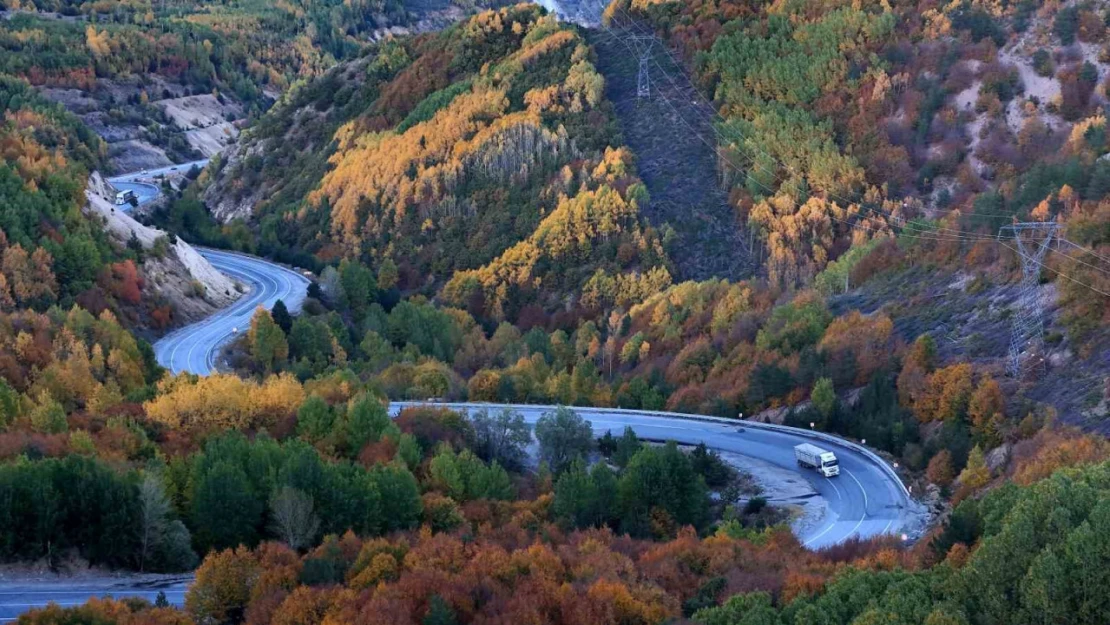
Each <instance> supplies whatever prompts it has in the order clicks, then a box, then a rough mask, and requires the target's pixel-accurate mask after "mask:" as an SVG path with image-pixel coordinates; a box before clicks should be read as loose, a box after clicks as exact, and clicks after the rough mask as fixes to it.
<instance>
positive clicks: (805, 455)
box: [794, 443, 840, 477]
mask: <svg viewBox="0 0 1110 625" xmlns="http://www.w3.org/2000/svg"><path fill="white" fill-rule="evenodd" d="M794 458H795V459H796V460H797V461H798V466H800V467H809V468H810V469H816V470H817V472H818V473H820V474H821V475H824V476H825V477H834V476H837V475H840V463H839V462H837V460H836V454H834V453H833V452H831V451H827V450H824V449H821V448H820V447H818V446H817V445H810V444H809V443H802V444H801V445H797V446H795V447H794Z"/></svg>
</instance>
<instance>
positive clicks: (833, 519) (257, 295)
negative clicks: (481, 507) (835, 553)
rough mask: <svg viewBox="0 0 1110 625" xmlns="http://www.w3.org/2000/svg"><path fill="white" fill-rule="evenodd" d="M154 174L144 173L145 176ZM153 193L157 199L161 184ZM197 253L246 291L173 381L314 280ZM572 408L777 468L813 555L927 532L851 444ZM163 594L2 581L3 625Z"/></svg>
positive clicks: (216, 253) (531, 415)
mask: <svg viewBox="0 0 1110 625" xmlns="http://www.w3.org/2000/svg"><path fill="white" fill-rule="evenodd" d="M188 165H189V164H186V165H184V166H188ZM178 167H181V166H178ZM149 174H150V172H147V174H142V175H144V176H145V175H149ZM130 176H135V174H132V175H130ZM125 178H129V176H125V177H121V178H120V179H118V180H117V181H113V184H115V185H116V186H117V187H118V186H121V184H138V185H142V184H144V183H136V182H134V178H133V177H130V179H125ZM146 186H149V187H152V188H154V189H155V190H156V192H157V193H160V189H158V188H157V187H156V186H154V185H146ZM123 188H128V187H123ZM156 197H157V195H156V194H155V195H154V196H153V197H150V196H149V194H144V196H143V197H142V198H141V203H146V202H147V201H150V200H151V199H154V198H156ZM200 252H201V254H202V255H203V256H204V257H205V258H207V259H208V260H209V262H211V263H212V264H213V265H214V266H215V267H216V268H217V269H218V270H220V271H222V272H224V273H226V274H227V275H229V276H231V277H233V278H236V279H237V280H239V281H240V282H242V283H243V284H244V285H246V286H247V288H248V289H249V290H248V292H247V293H245V294H244V295H243V297H241V298H240V299H239V300H238V301H236V302H235V303H234V304H232V305H231V306H229V307H227V308H225V309H223V310H221V311H219V312H217V313H215V314H213V315H211V316H210V317H208V318H207V319H204V320H202V321H199V322H197V323H194V324H192V325H189V326H185V327H183V328H180V329H178V330H177V331H175V332H173V333H171V334H169V335H167V336H166V337H164V338H162V339H161V340H159V341H158V342H157V343H155V345H154V351H155V354H156V356H157V359H158V362H159V364H161V365H162V366H164V367H166V368H167V369H169V370H170V371H171V372H173V373H174V374H178V373H182V372H189V373H195V374H199V375H207V374H209V373H211V372H212V371H213V369H214V368H215V364H216V363H215V361H216V357H217V355H218V353H219V350H220V348H221V346H222V345H224V344H225V343H226V342H227V341H230V340H232V339H233V338H234V337H235V336H236V335H237V333H238V332H243V331H245V330H246V329H247V328H248V327H249V325H250V318H251V315H252V314H253V313H254V310H255V308H256V307H258V306H259V305H261V306H264V307H266V308H271V307H273V305H274V303H275V302H276V301H277V300H278V299H281V300H283V301H284V302H285V304H286V306H287V307H288V308H289V310H290V312H297V311H299V310H300V308H301V305H302V304H303V302H304V299H305V295H306V292H307V287H308V279H307V278H305V277H304V276H303V275H301V274H299V273H297V272H296V271H294V270H292V269H289V268H287V267H283V266H281V265H278V264H275V263H272V262H269V261H266V260H263V259H261V258H256V257H253V256H248V255H245V254H237V253H233V252H225V251H220V250H213V249H201V250H200ZM417 404H418V402H394V403H393V404H392V405H391V406H390V410H391V413H392V414H394V415H396V414H397V413H398V412H399V411H400V410H401V409H403V408H404V407H406V406H412V405H417ZM434 405H436V406H443V407H449V408H453V409H458V410H465V411H472V410H476V409H491V410H496V409H499V408H502V407H505V406H504V405H496V404H442V403H436V404H434ZM512 407H513V408H514V409H516V410H519V411H520V412H521V413H522V414H523V415H524V417H525V419H526V420H527V422H528V423H530V424H535V422H536V420H537V419H539V417H540V416H541V415H542V414H543V413H544V412H547V411H548V410H551V409H553V408H554V407H553V406H531V405H517V406H512ZM575 410H576V411H578V412H579V413H580V414H581V415H582V416H583V417H584V418H586V419H587V420H589V421H590V423H591V425H592V426H593V429H594V431H595V432H596V433H598V434H602V433H604V432H605V431H607V430H608V431H612V432H613V433H614V434H619V433H620V432H621V431H623V429H624V428H625V426H628V427H631V428H632V429H633V430H634V431H635V432H636V434H637V436H639V437H641V438H645V439H650V440H674V441H677V442H679V443H682V444H691V445H696V444H698V443H703V442H704V443H705V444H706V445H707V446H708V447H709V448H710V449H715V450H717V451H720V452H726V453H732V454H739V455H742V456H747V457H748V458H752V459H755V460H757V461H759V462H762V463H765V465H773V467H772V468H774V469H775V470H779V471H790V472H793V474H794V475H796V476H797V477H799V478H800V479H802V480H804V481H805V482H808V484H809V485H810V486H812V488H813V490H814V491H816V495H817V496H820V497H821V498H823V499H824V500H825V503H826V505H825V507H824V514H823V515H822V516H821V517H819V519H818V522H816V523H812V524H810V525H809V526H807V527H805V528H802V529H799V528H797V527H796V528H795V532H796V533H797V534H798V537H799V539H800V540H801V541H802V542H803V543H804V544H805V545H806V546H808V547H810V548H813V549H819V548H823V547H828V546H832V545H836V544H839V543H841V542H844V541H846V540H849V539H852V538H857V537H859V538H867V537H871V536H877V535H882V534H898V533H911V534H917V533H918V532H919V531H920V530H921V528H922V525H923V523H922V518H923V515H922V513H921V507H920V505H919V504H917V503H916V502H914V500H913V499H912V498H911V497H910V494H909V492H908V491H907V490H906V488H905V486H903V484H902V482H901V480H900V479H899V478H898V477H897V475H896V474H895V472H894V470H893V469H892V468H891V467H890V466H888V465H886V463H885V462H884V461H883V460H881V459H880V458H878V457H877V456H875V454H873V453H871V452H870V451H868V450H866V449H864V448H862V447H860V446H858V445H855V444H853V443H850V442H848V441H844V440H841V439H837V438H836V437H833V436H829V435H824V434H820V433H814V432H808V431H805V430H798V429H795V428H786V427H782V426H770V425H764V424H755V423H749V422H741V421H734V420H725V419H718V418H712V417H702V416H697V415H681V414H676V413H660V412H650V411H632V410H620V409H612V408H575ZM815 438H817V439H818V443H819V444H820V445H821V446H822V447H825V448H827V449H830V450H832V451H833V452H835V453H836V455H837V458H838V459H839V460H840V468H841V475H840V476H839V477H835V478H825V477H823V476H821V475H819V474H817V473H816V472H815V471H810V470H804V469H801V468H799V467H798V466H797V465H796V463H795V460H794V452H793V447H794V445H797V444H798V443H801V442H812V441H813V440H814V439H815ZM188 583H189V582H188V580H176V581H174V582H173V583H171V584H169V585H167V587H165V588H164V589H162V590H165V591H166V595H167V599H168V600H169V601H170V602H171V603H173V604H175V605H181V604H182V603H183V601H184V594H185V590H186V588H187V585H188ZM157 590H159V589H155V588H151V586H150V585H149V584H147V583H141V582H135V581H132V582H127V581H122V580H121V581H114V582H110V583H103V584H99V585H89V584H87V583H82V582H72V583H70V582H66V581H58V582H51V583H49V584H47V585H34V584H31V585H28V584H24V583H20V582H10V583H3V582H0V623H3V622H7V621H13V620H15V618H16V617H17V616H18V615H19V614H21V613H23V612H25V611H27V610H29V609H31V608H34V607H42V606H45V605H46V604H47V603H50V602H56V603H59V604H61V605H66V606H68V605H79V604H81V603H84V602H85V601H86V600H88V599H89V598H91V597H100V596H114V597H117V598H120V597H144V598H147V599H153V596H154V595H156V594H157Z"/></svg>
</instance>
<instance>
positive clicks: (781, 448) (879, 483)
mask: <svg viewBox="0 0 1110 625" xmlns="http://www.w3.org/2000/svg"><path fill="white" fill-rule="evenodd" d="M414 405H422V404H421V403H420V402H393V403H392V404H391V405H390V410H391V411H392V414H394V415H396V413H398V412H400V410H401V409H403V408H405V407H407V406H414ZM429 405H434V406H441V407H447V408H452V409H456V410H465V411H468V412H469V411H474V410H481V409H489V410H499V409H501V408H504V407H506V405H501V404H474V403H470V404H467V403H457V404H442V403H436V404H429ZM509 407H511V408H513V409H515V410H517V411H518V412H520V413H521V414H522V415H523V416H524V419H525V421H527V422H528V423H529V424H530V425H534V424H535V422H536V420H537V419H539V418H540V416H541V415H542V414H543V413H544V412H547V411H550V410H554V408H555V407H554V406H531V405H511V406H509ZM574 410H575V411H576V412H578V413H579V414H580V415H581V416H582V417H583V418H584V419H586V420H587V421H589V422H590V423H591V425H592V426H593V429H594V432H595V433H596V434H598V435H601V434H604V433H605V432H606V431H611V432H612V433H613V434H614V435H615V436H619V435H620V433H621V432H622V431H624V428H625V426H628V427H631V428H632V429H633V431H635V432H636V435H637V436H639V437H640V438H646V439H649V440H674V441H676V442H678V443H680V444H687V445H697V444H698V443H705V444H706V446H707V447H709V448H710V449H714V450H717V451H720V452H727V453H735V454H740V455H742V456H748V457H750V458H755V459H757V460H760V461H762V462H765V463H768V464H770V465H773V466H774V467H777V468H779V469H783V470H787V471H792V472H796V473H797V474H798V475H800V476H801V478H802V479H803V480H805V481H806V482H808V483H809V484H810V485H811V486H812V487H813V489H814V490H815V491H816V492H817V493H818V494H819V495H820V496H821V497H822V498H823V499H824V500H825V501H826V503H827V508H826V513H825V515H824V518H823V519H821V521H820V522H819V523H816V524H813V525H812V526H811V527H808V528H805V529H803V530H801V531H798V530H797V529H796V530H795V531H796V532H797V533H798V538H799V539H800V540H801V541H802V543H803V544H805V545H806V546H807V547H810V548H811V549H821V548H824V547H829V546H832V545H836V544H839V543H841V542H844V541H846V540H849V539H852V538H869V537H872V536H878V535H883V534H900V533H904V532H907V533H910V534H914V533H916V532H917V531H918V530H920V529H921V528H920V525H921V519H922V514H921V509H920V506H919V505H918V504H917V503H916V502H914V501H913V499H912V498H911V497H910V494H909V492H908V491H907V490H906V488H905V486H903V485H902V482H901V480H899V479H898V477H897V475H896V474H895V472H894V470H893V468H892V467H890V466H888V465H887V464H886V463H885V462H884V461H883V460H882V459H881V458H879V457H878V456H876V455H875V454H873V453H871V452H870V451H868V450H866V449H864V448H862V447H860V446H858V445H855V444H853V443H850V442H848V441H843V440H840V439H837V438H836V437H833V436H830V435H827V434H821V433H814V432H809V431H806V430H799V429H796V428H789V427H784V426H774V425H766V424H758V423H751V422H746V421H736V420H729V419H719V418H713V417H703V416H699V415H683V414H678V413H665V412H651V411H636V410H620V409H614V408H575V409H574ZM815 439H817V440H816V441H815ZM807 442H816V443H817V444H818V445H820V446H821V447H824V448H826V449H829V450H830V451H832V452H834V453H835V454H836V457H837V459H838V460H839V461H840V471H841V474H840V476H838V477H833V478H826V477H824V476H822V475H820V474H818V473H817V472H816V471H811V470H808V469H802V468H800V467H798V465H797V462H796V461H795V459H794V446H795V445H797V444H799V443H807Z"/></svg>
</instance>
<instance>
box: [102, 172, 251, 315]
mask: <svg viewBox="0 0 1110 625" xmlns="http://www.w3.org/2000/svg"><path fill="white" fill-rule="evenodd" d="M85 195H86V197H87V198H88V203H87V204H86V206H85V212H86V214H88V215H90V216H97V217H99V218H100V219H101V220H102V223H103V224H104V229H105V231H106V232H108V233H109V235H110V236H111V237H112V238H113V239H114V240H115V241H117V242H118V243H120V244H121V245H127V244H128V242H129V241H130V240H131V237H132V235H134V236H135V238H137V239H138V241H139V242H140V243H141V244H142V246H143V249H144V250H145V252H146V253H147V257H146V260H145V262H143V263H142V267H141V271H142V276H143V279H144V280H145V281H146V283H147V285H148V286H149V287H150V288H152V289H154V291H155V292H156V293H157V294H158V295H159V296H160V297H161V298H164V299H165V300H166V301H167V302H168V303H170V304H171V305H172V306H173V308H174V310H175V313H176V314H175V321H176V322H177V323H187V322H191V321H196V320H198V319H201V318H204V317H206V316H208V315H210V314H212V313H213V312H215V311H216V310H218V309H220V308H223V307H225V306H227V305H229V304H231V303H232V302H234V301H235V300H236V299H238V298H239V296H240V295H241V294H242V289H243V287H242V285H240V284H238V283H236V282H235V281H234V280H232V279H231V278H229V277H227V276H225V275H224V274H222V273H220V272H219V271H217V270H216V268H215V267H213V266H212V264H211V263H209V262H208V261H207V260H205V258H204V257H203V256H201V255H200V253H199V252H197V250H196V249H194V248H193V246H191V245H189V244H188V243H186V242H185V241H183V240H181V239H176V240H175V241H174V242H172V243H171V242H170V239H169V238H168V237H167V235H166V233H165V232H163V231H161V230H158V229H157V228H151V227H149V226H145V225H143V224H141V223H139V222H138V221H136V220H135V219H134V218H133V217H131V215H129V214H127V213H126V212H124V211H123V210H120V209H118V208H117V207H116V206H115V205H114V204H113V203H112V201H111V200H110V199H109V198H111V197H112V196H113V195H112V192H111V188H110V187H109V186H108V184H107V183H106V182H104V179H103V178H102V177H101V176H100V174H99V173H95V172H94V173H93V175H92V176H90V177H89V184H88V189H87V190H86V191H85ZM160 238H165V244H166V248H165V253H164V254H159V253H158V252H157V251H156V247H158V246H156V241H158V239H160Z"/></svg>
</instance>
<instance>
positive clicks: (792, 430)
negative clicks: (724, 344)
mask: <svg viewBox="0 0 1110 625" xmlns="http://www.w3.org/2000/svg"><path fill="white" fill-rule="evenodd" d="M390 405H392V406H402V407H403V406H434V407H440V408H456V409H457V408H468V409H469V408H514V409H521V408H527V409H531V410H535V409H540V410H554V409H556V408H558V407H559V406H557V405H553V404H491V403H483V402H429V401H396V402H390ZM567 408H570V409H571V410H574V411H575V412H580V413H587V414H589V413H618V414H627V415H647V416H653V417H664V418H668V419H684V420H686V421H705V422H709V423H717V424H721V425H732V426H743V427H753V428H757V429H764V430H770V431H777V432H782V433H784V434H792V435H794V436H801V437H803V438H811V439H814V440H819V441H823V442H829V443H833V444H836V445H839V446H841V447H846V448H848V449H850V450H852V451H854V452H856V453H858V454H860V455H862V456H863V457H864V458H866V459H867V460H869V461H870V462H871V463H872V464H874V465H876V466H878V467H879V469H880V470H882V471H883V472H884V473H886V475H887V477H889V478H890V479H891V480H892V481H893V482H894V483H895V484H897V485H898V488H899V490H900V492H901V493H902V496H903V497H905V498H906V500H907V501H909V502H913V495H911V494H910V491H909V489H908V488H906V485H905V484H904V483H902V478H901V476H899V475H898V472H897V471H895V470H894V467H892V466H890V465H889V464H887V461H886V460H883V459H882V457H880V456H879V455H878V454H876V453H875V452H873V451H871V450H870V449H868V448H866V447H864V446H863V445H860V444H858V443H854V442H852V441H850V440H848V439H845V438H841V437H839V436H836V435H834V434H828V433H826V432H817V431H814V430H806V429H803V428H796V427H791V426H789V425H777V424H774V423H761V422H758V421H746V420H743V419H728V418H725V417H713V416H708V415H696V414H687V413H682V412H667V411H664V410H631V409H628V408H596V407H592V406H567Z"/></svg>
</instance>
